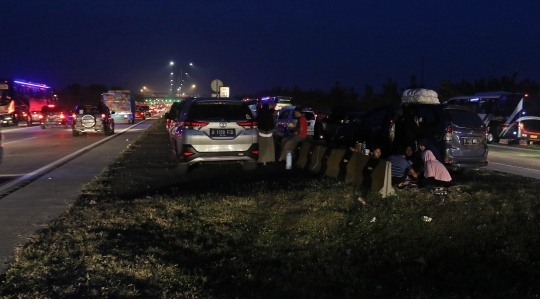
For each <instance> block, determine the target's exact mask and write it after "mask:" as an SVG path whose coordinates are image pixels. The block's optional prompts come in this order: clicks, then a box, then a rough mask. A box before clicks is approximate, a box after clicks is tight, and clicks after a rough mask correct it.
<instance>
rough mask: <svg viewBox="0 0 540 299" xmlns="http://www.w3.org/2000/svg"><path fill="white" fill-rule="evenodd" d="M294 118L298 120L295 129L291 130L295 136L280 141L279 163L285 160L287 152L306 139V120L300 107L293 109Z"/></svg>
mask: <svg viewBox="0 0 540 299" xmlns="http://www.w3.org/2000/svg"><path fill="white" fill-rule="evenodd" d="M294 117H296V118H298V122H297V123H296V127H295V128H294V129H291V130H292V131H294V132H295V134H293V135H289V136H287V137H284V138H283V140H281V153H280V156H279V159H278V161H279V162H282V161H284V160H285V156H286V155H287V151H292V150H294V148H295V147H296V146H297V145H298V143H299V142H300V141H303V140H304V139H306V136H307V129H308V128H307V119H306V117H305V116H304V114H302V107H296V108H294Z"/></svg>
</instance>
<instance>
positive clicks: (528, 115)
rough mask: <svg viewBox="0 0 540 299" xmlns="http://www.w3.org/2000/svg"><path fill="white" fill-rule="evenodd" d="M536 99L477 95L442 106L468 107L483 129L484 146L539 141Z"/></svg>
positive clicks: (539, 116) (518, 95)
mask: <svg viewBox="0 0 540 299" xmlns="http://www.w3.org/2000/svg"><path fill="white" fill-rule="evenodd" d="M539 100H540V99H539V98H538V96H531V95H529V94H526V93H512V92H504V91H498V92H481V93H477V94H474V95H470V96H457V97H453V98H450V99H449V100H448V101H446V102H445V103H446V104H450V105H459V106H466V107H469V108H472V109H473V110H475V111H476V113H477V114H478V116H480V118H481V119H482V120H483V121H484V124H485V125H486V127H487V140H488V143H502V144H507V143H510V142H518V143H519V144H527V143H528V144H532V143H534V142H537V141H540V101H539Z"/></svg>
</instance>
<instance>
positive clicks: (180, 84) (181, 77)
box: [179, 62, 193, 96]
mask: <svg viewBox="0 0 540 299" xmlns="http://www.w3.org/2000/svg"><path fill="white" fill-rule="evenodd" d="M189 66H193V63H192V62H190V63H189ZM185 74H186V75H187V74H188V73H185ZM183 76H184V70H183V69H182V68H180V79H179V80H180V81H179V87H180V88H179V95H180V96H182V85H183V84H184V83H183V82H184V79H183Z"/></svg>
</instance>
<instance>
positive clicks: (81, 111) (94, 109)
mask: <svg viewBox="0 0 540 299" xmlns="http://www.w3.org/2000/svg"><path fill="white" fill-rule="evenodd" d="M77 111H78V112H79V114H99V113H101V112H100V111H99V109H98V107H92V106H86V107H79V109H77Z"/></svg>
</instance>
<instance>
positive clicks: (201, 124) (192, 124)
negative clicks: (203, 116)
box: [182, 121, 208, 129]
mask: <svg viewBox="0 0 540 299" xmlns="http://www.w3.org/2000/svg"><path fill="white" fill-rule="evenodd" d="M182 126H183V127H186V128H188V129H194V128H201V127H206V126H208V123H207V122H202V121H183V122H182Z"/></svg>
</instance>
